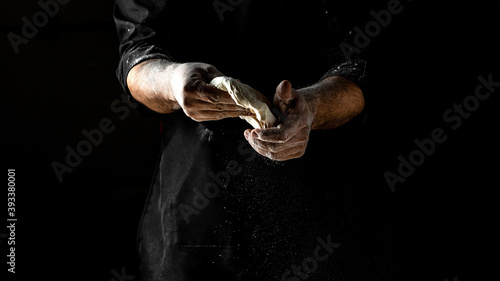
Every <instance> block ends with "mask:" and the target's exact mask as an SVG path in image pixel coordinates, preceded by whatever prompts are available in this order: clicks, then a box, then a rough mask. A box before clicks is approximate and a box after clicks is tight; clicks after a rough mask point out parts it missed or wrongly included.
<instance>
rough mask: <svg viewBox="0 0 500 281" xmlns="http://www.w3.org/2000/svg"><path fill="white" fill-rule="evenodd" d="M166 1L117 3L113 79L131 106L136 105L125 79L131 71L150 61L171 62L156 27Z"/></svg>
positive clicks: (130, 0) (125, 0)
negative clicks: (117, 41)
mask: <svg viewBox="0 0 500 281" xmlns="http://www.w3.org/2000/svg"><path fill="white" fill-rule="evenodd" d="M166 2H167V1H166V0H116V1H115V6H114V20H115V24H116V29H117V33H118V40H119V44H120V46H119V53H120V61H119V64H118V69H117V71H116V75H117V76H118V80H119V81H120V83H121V85H122V87H123V89H124V90H125V92H126V93H127V95H128V96H129V99H130V100H131V101H133V102H137V101H136V100H135V99H134V98H133V97H132V95H131V94H130V91H129V90H128V87H127V75H128V72H129V71H130V69H131V68H132V67H134V66H135V65H137V64H139V63H141V62H143V61H145V60H150V59H166V60H169V61H173V58H172V57H171V56H170V55H169V54H168V53H167V52H166V51H165V46H163V45H162V40H161V38H162V37H163V36H165V34H163V31H162V29H161V28H159V26H161V24H160V16H161V14H162V13H163V12H164V9H165V7H166Z"/></svg>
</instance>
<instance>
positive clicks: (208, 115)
mask: <svg viewBox="0 0 500 281" xmlns="http://www.w3.org/2000/svg"><path fill="white" fill-rule="evenodd" d="M252 114H253V113H249V112H246V111H245V112H242V111H239V110H238V111H199V112H198V113H197V114H195V115H194V117H195V118H196V120H200V119H209V120H220V119H224V118H234V117H239V116H254V115H252Z"/></svg>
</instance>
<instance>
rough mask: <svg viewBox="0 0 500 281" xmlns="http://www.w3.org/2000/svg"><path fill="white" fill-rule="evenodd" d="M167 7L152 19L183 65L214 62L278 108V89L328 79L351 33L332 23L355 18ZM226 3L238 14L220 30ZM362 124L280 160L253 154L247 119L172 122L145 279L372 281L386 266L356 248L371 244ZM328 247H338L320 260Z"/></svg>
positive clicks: (147, 233)
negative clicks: (333, 53)
mask: <svg viewBox="0 0 500 281" xmlns="http://www.w3.org/2000/svg"><path fill="white" fill-rule="evenodd" d="M150 2H154V1H150ZM156 2H158V1H156ZM162 2H164V5H166V7H165V8H164V9H163V10H162V12H161V13H160V14H159V15H157V16H155V17H154V20H152V24H153V25H155V26H158V27H161V28H159V29H158V30H157V34H156V36H157V38H156V39H155V40H156V43H157V44H158V46H159V47H161V48H163V49H165V50H167V51H168V53H169V55H170V56H172V57H173V58H175V60H177V61H181V62H189V61H190V62H194V61H199V62H205V63H210V64H213V65H214V66H216V67H217V68H218V69H219V70H220V71H221V72H223V73H224V74H225V75H227V76H231V77H234V78H238V79H240V80H241V81H242V82H244V83H246V84H249V85H251V86H252V87H254V88H255V89H257V90H259V91H260V92H261V93H263V94H264V95H265V96H266V97H267V98H268V99H269V100H271V101H272V99H273V95H274V91H275V87H276V86H277V85H278V84H279V82H280V81H281V80H283V79H287V80H289V81H291V82H292V85H293V86H294V87H297V88H298V87H303V86H307V85H309V84H312V83H314V82H316V81H318V79H319V78H320V77H321V76H322V75H323V74H324V73H325V72H326V71H328V68H329V63H328V59H327V55H326V53H327V50H328V48H330V47H331V44H332V42H338V41H340V40H342V39H343V37H342V34H343V33H342V32H344V31H343V30H342V28H341V26H339V27H338V28H335V26H337V25H335V24H334V22H336V21H335V20H334V18H335V17H339V19H337V20H341V19H342V18H343V17H345V18H347V17H348V16H347V15H348V14H349V12H352V11H347V10H343V11H340V10H328V9H329V8H331V7H335V6H333V5H332V4H331V3H330V2H329V1H326V2H327V3H326V4H325V3H323V2H325V1H307V2H306V1H294V2H292V1H262V2H260V3H258V1H222V0H221V1H203V2H202V1H162ZM219 2H222V3H224V4H225V5H229V6H230V7H231V9H229V10H226V11H224V13H223V20H222V21H221V17H220V12H219V13H218V12H217V10H216V9H215V6H214V5H215V4H214V3H219ZM280 2H282V3H280ZM230 3H233V4H235V3H238V4H237V5H231V4H230ZM226 8H227V6H226ZM326 11H328V12H329V13H330V14H327V13H326ZM343 13H344V14H343ZM158 38H160V39H161V40H160V39H158ZM358 119H359V118H358ZM361 121H362V120H357V119H356V120H353V121H352V122H351V124H346V125H344V126H342V127H341V128H338V129H335V130H331V131H321V132H312V133H311V136H310V141H309V144H308V148H307V150H306V154H305V155H304V156H303V157H301V158H300V159H295V160H290V161H285V162H276V161H272V160H269V159H267V158H265V157H263V156H261V155H258V154H257V153H255V151H253V149H252V148H251V147H250V146H249V144H248V143H247V142H246V140H245V139H244V137H243V131H244V129H246V128H249V125H248V124H247V123H246V122H244V121H243V120H241V119H238V118H234V119H226V120H222V121H216V122H195V121H193V120H191V119H190V118H188V117H186V116H185V115H184V113H183V112H182V111H177V112H175V113H172V114H168V115H167V116H165V117H163V120H162V126H163V138H162V152H161V153H162V156H161V162H160V163H159V166H158V170H157V172H156V174H155V182H154V184H153V186H152V189H151V192H150V197H149V201H148V204H147V206H146V209H145V213H144V217H143V221H142V224H141V229H140V235H139V249H140V255H141V270H142V273H143V279H144V280H169V281H175V280H202V278H209V279H210V278H212V279H213V277H215V278H216V279H217V280H276V279H278V280H294V281H297V280H305V279H308V280H333V278H334V277H339V276H343V277H346V276H347V277H348V278H347V279H345V280H370V279H368V278H369V276H370V274H373V273H374V271H373V270H375V269H374V268H377V265H376V263H373V260H372V257H369V253H364V252H363V251H365V250H364V249H365V248H363V247H362V246H360V245H359V244H357V242H359V241H367V240H364V239H366V238H367V237H368V236H369V232H367V231H366V230H367V228H366V227H364V226H363V227H359V228H358V226H359V225H363V224H364V222H361V220H364V218H363V214H362V213H360V212H361V211H360V210H362V209H363V208H362V206H361V205H362V204H363V203H364V201H363V200H361V199H360V197H359V194H361V193H364V192H365V191H366V190H363V189H365V187H363V186H364V185H362V184H360V183H361V181H362V179H361V178H360V177H359V174H360V169H361V168H360V166H359V151H360V149H359V145H360V142H361V139H360V137H361V134H360V123H361ZM320 240H321V241H327V240H329V241H331V243H336V244H335V245H337V244H338V245H340V246H338V245H337V246H338V248H336V249H335V251H333V252H329V251H328V250H327V249H326V248H321V250H320V254H321V257H319V256H318V257H316V255H315V250H316V248H317V247H318V245H322V244H321V243H320V242H318V241H320ZM316 252H317V251H316ZM364 254H365V255H364ZM304 261H305V262H304ZM297 267H300V268H299V269H297ZM358 268H363V271H358ZM355 276H356V278H357V279H352V278H354V277H355Z"/></svg>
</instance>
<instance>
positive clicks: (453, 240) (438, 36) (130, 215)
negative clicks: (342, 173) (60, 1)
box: [0, 0, 500, 281]
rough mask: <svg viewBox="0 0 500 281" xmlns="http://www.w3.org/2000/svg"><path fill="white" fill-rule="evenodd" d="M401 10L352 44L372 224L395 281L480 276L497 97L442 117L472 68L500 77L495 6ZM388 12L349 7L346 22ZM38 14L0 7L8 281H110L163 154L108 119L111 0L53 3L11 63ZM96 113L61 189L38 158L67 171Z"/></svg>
mask: <svg viewBox="0 0 500 281" xmlns="http://www.w3.org/2000/svg"><path fill="white" fill-rule="evenodd" d="M402 3H403V6H404V10H403V11H402V13H401V14H399V15H395V16H393V18H392V21H391V23H390V25H389V26H388V27H387V28H384V29H382V32H381V33H380V35H378V36H377V37H376V38H373V40H372V41H371V43H370V45H369V46H368V47H366V49H365V50H364V51H363V52H364V54H365V55H366V56H367V57H368V58H369V64H368V71H369V77H368V81H367V82H368V84H367V88H366V93H367V97H368V98H367V107H366V110H367V112H368V117H367V119H366V125H365V131H366V133H365V137H366V139H365V144H366V147H365V149H366V151H367V154H366V156H367V157H366V159H367V161H368V163H369V164H370V167H371V172H372V173H371V174H370V175H368V176H370V177H371V178H370V180H369V181H370V183H371V184H372V185H373V188H374V189H377V190H378V192H379V193H380V194H381V197H382V198H384V200H383V202H384V203H383V204H382V206H381V207H380V208H381V210H380V214H379V215H380V216H384V220H382V221H388V222H389V223H388V225H387V227H388V228H390V229H391V231H392V233H393V237H392V238H391V239H393V247H394V250H395V253H396V257H395V258H394V260H395V266H396V267H398V268H400V269H399V270H400V271H402V272H404V274H402V275H404V276H410V277H408V278H411V279H408V280H436V281H443V280H445V279H448V280H453V278H455V277H456V276H458V280H479V279H482V277H483V276H484V275H485V274H486V272H487V270H488V269H489V268H490V266H492V264H493V262H492V261H490V263H488V262H487V261H488V260H489V259H488V258H487V257H486V256H485V253H487V252H489V251H492V250H489V249H491V247H492V244H490V240H489V238H491V237H492V230H493V228H494V225H495V221H494V220H493V218H494V206H495V203H496V198H495V197H494V196H493V195H494V194H495V193H494V190H495V189H496V187H497V186H498V183H497V182H496V181H495V179H496V172H497V171H496V168H497V167H498V164H497V161H498V157H497V154H496V152H497V150H496V145H495V144H497V143H498V137H497V133H496V131H497V129H498V125H497V122H496V120H497V119H498V118H495V117H496V114H495V113H496V107H497V105H498V97H497V94H498V92H499V91H500V88H497V92H495V93H493V94H492V95H491V97H490V98H489V99H487V100H485V101H482V102H481V104H480V106H479V108H478V109H477V110H476V111H475V112H472V113H471V116H470V118H468V119H467V120H464V122H463V124H462V125H461V126H460V127H459V128H458V129H457V130H452V129H450V124H448V123H446V122H444V121H443V117H442V115H443V113H444V112H445V111H446V110H447V109H448V108H451V107H452V106H453V104H454V103H462V101H463V100H464V98H465V97H467V96H470V95H472V94H474V90H475V88H476V85H478V83H479V82H478V80H477V77H478V76H479V75H482V76H483V77H487V76H488V75H489V74H492V75H493V80H495V81H500V64H499V62H500V60H499V55H498V50H499V47H500V44H498V37H499V32H498V28H499V27H500V25H499V24H498V20H496V18H498V12H497V11H496V9H495V8H494V7H493V4H490V5H486V4H482V3H480V2H477V1H474V2H469V3H464V4H461V3H453V4H451V3H450V4H436V3H423V2H421V1H413V2H408V1H405V2H402ZM386 5H387V1H372V2H370V3H369V4H366V6H364V7H360V18H359V24H358V26H359V27H361V28H362V27H364V25H365V24H366V23H367V22H368V21H370V20H372V19H371V16H370V14H369V11H370V10H372V9H374V10H377V11H378V10H380V9H382V8H385V7H386ZM38 10H40V8H39V6H38V5H37V4H36V1H19V0H16V1H14V0H8V1H2V3H1V5H0V29H1V36H0V54H1V55H0V58H1V60H0V79H1V80H0V81H1V83H0V89H1V103H0V104H1V112H2V115H3V118H2V124H4V125H3V126H2V131H3V134H2V146H1V149H2V169H3V170H4V171H6V170H7V169H9V168H10V169H12V168H14V169H16V184H17V185H16V188H17V189H16V210H17V218H18V222H17V223H16V245H17V247H16V272H17V273H16V275H15V277H16V280H28V277H27V276H30V278H33V277H39V278H45V277H47V278H50V279H51V280H68V279H69V280H76V279H78V280H80V279H82V280H83V279H87V280H106V281H107V280H111V279H112V278H113V277H114V276H113V274H112V270H116V271H117V272H119V273H121V272H122V268H125V269H126V272H127V274H128V275H131V276H137V275H138V266H137V262H138V259H137V256H136V248H135V247H136V244H135V243H136V241H135V239H136V229H137V225H138V223H139V220H140V216H141V214H142V208H143V206H144V203H145V198H146V195H147V191H148V186H149V183H150V180H151V176H152V173H153V169H154V165H155V163H156V161H157V154H158V152H159V148H160V142H159V136H160V132H159V120H157V119H154V118H151V119H142V118H140V117H139V116H138V114H137V113H136V112H135V111H133V110H132V111H131V112H130V114H128V115H127V117H126V118H125V119H124V120H121V119H120V118H119V117H120V116H121V115H120V114H117V113H115V112H113V111H112V110H111V108H110V106H111V104H112V103H113V101H115V100H116V99H119V98H120V95H121V94H122V93H123V90H122V89H121V87H120V85H119V84H118V82H117V79H116V76H115V69H116V66H117V62H118V51H117V46H118V42H117V37H116V35H115V29H114V23H113V19H112V10H113V1H111V0H105V1H98V0H88V1H78V0H73V1H70V2H69V3H68V4H65V5H61V7H60V11H59V13H58V14H57V15H56V16H55V17H53V18H51V20H50V22H49V23H48V24H47V25H46V26H45V27H43V28H40V30H39V32H38V33H37V35H36V36H35V37H34V38H33V39H30V40H29V42H28V43H27V44H21V45H20V51H19V53H18V54H16V53H15V52H14V51H13V48H12V46H11V44H10V43H9V40H8V38H7V34H8V33H9V32H15V33H17V34H20V32H21V26H22V22H21V18H22V17H23V16H26V17H27V18H28V19H31V18H32V16H33V14H34V13H35V12H36V11H38ZM292 83H293V81H292ZM103 118H110V119H111V120H112V122H113V125H114V126H115V130H114V131H113V132H112V133H109V134H105V135H104V139H103V142H102V143H101V144H100V145H99V146H97V147H94V148H93V151H92V153H91V154H90V155H89V156H87V157H84V158H83V161H82V163H81V164H80V165H79V166H78V167H76V168H74V171H73V172H71V173H66V174H64V180H63V182H61V183H60V182H59V181H58V179H57V177H56V175H55V173H54V171H53V170H52V167H51V163H53V161H58V162H60V163H64V162H65V157H66V150H65V147H66V146H67V145H69V146H71V147H73V148H75V147H76V145H77V143H78V142H79V141H81V140H83V139H85V137H84V136H83V135H82V133H81V131H82V130H83V129H86V130H91V129H96V128H98V126H99V122H100V120H101V119H103ZM437 127H440V128H443V129H444V130H445V131H446V133H447V136H448V139H447V140H446V141H445V142H444V143H443V144H440V145H438V146H437V149H436V152H435V153H434V154H433V155H432V156H430V157H427V159H426V160H425V163H424V164H423V165H422V166H420V167H418V168H417V169H416V171H415V173H414V174H413V175H411V176H410V177H409V178H408V179H407V180H406V181H405V182H404V183H398V184H397V185H396V191H395V192H391V190H390V189H389V187H388V185H387V183H386V182H385V179H384V177H383V174H384V172H385V171H387V170H389V171H392V172H396V171H397V165H398V163H399V162H398V160H397V157H398V155H403V156H404V157H406V158H407V156H408V154H409V153H410V152H411V151H413V150H414V149H415V148H416V146H415V145H414V144H413V141H414V140H415V139H417V138H418V139H424V138H429V137H430V136H431V132H432V130H433V129H434V128H437ZM5 178H7V175H5ZM2 193H3V194H5V195H6V193H7V186H5V189H4V192H2ZM4 202H7V201H6V200H4ZM4 208H7V206H6V203H5V205H4ZM0 233H7V230H5V229H3V228H2V230H0ZM6 242H7V240H6V239H5V238H3V239H2V240H1V244H0V247H1V255H2V261H3V260H4V259H5V255H6V254H7V243H6ZM478 262H479V263H478ZM2 264H4V266H3V267H2V268H4V269H3V270H2V271H4V272H5V273H7V272H6V270H7V268H6V267H5V262H2ZM476 264H478V265H479V267H475V265H476ZM4 272H2V275H0V276H3V273H4ZM8 276H10V277H11V278H12V277H13V276H11V274H8ZM2 278H3V277H2ZM2 280H4V279H2ZM29 280H31V279H29ZM134 280H139V277H138V276H137V277H136V278H135V279H134Z"/></svg>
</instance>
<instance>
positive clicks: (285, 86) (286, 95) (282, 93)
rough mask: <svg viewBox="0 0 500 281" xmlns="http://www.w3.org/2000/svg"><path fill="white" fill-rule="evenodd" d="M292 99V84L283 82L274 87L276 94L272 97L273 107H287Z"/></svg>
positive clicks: (286, 81)
mask: <svg viewBox="0 0 500 281" xmlns="http://www.w3.org/2000/svg"><path fill="white" fill-rule="evenodd" d="M292 99H293V94H292V83H290V81H288V80H283V81H281V83H280V84H279V85H278V87H276V94H275V95H274V106H276V107H278V108H280V107H281V105H288V104H289V103H290V101H291V100H292Z"/></svg>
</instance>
